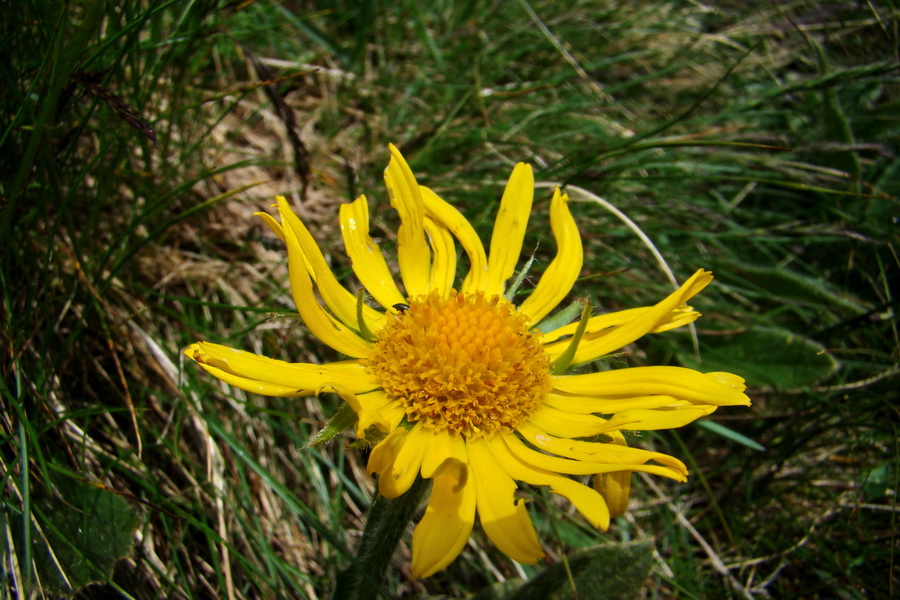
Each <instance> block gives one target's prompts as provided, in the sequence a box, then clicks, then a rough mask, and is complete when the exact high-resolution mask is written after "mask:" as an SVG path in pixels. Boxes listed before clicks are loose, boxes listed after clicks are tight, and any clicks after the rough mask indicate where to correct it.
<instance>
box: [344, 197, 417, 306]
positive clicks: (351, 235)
mask: <svg viewBox="0 0 900 600" xmlns="http://www.w3.org/2000/svg"><path fill="white" fill-rule="evenodd" d="M340 217H341V235H342V236H343V238H344V249H345V250H346V251H347V256H349V257H350V261H351V264H352V265H353V272H354V273H355V274H356V277H357V279H359V281H360V283H362V284H363V287H364V288H366V289H367V290H368V291H369V293H370V294H372V297H373V298H375V301H376V302H378V303H379V304H381V306H383V307H385V308H390V307H392V306H394V305H395V304H402V303H405V302H406V298H405V297H404V296H403V294H401V293H400V290H399V289H397V284H396V283H395V282H394V277H393V276H392V275H391V271H390V269H388V266H387V262H385V260H384V254H382V253H381V249H380V248H379V247H378V244H376V243H375V242H374V241H372V238H371V237H370V236H369V206H368V204H367V203H366V197H365V196H360V197H359V198H357V200H356V201H355V202H351V203H350V204H342V205H341V212H340Z"/></svg>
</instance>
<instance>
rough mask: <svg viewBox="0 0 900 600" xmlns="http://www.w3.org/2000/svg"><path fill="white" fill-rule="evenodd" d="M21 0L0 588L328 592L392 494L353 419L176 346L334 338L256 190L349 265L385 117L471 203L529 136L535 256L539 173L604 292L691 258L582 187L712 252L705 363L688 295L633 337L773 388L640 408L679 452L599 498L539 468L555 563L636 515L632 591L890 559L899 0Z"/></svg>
mask: <svg viewBox="0 0 900 600" xmlns="http://www.w3.org/2000/svg"><path fill="white" fill-rule="evenodd" d="M0 8H2V10H0V24H2V30H0V79H2V83H0V136H2V137H0V148H2V150H0V242H2V243H0V261H2V271H0V321H2V326H0V336H2V337H0V375H2V376H0V404H2V412H0V482H2V490H3V491H2V498H3V502H2V511H0V558H2V567H0V598H26V597H28V598H32V597H42V596H45V595H46V596H51V597H52V596H54V595H55V594H57V593H69V594H73V593H75V591H76V590H78V589H80V588H82V587H83V586H85V584H87V583H88V582H97V583H94V584H91V585H89V586H87V587H84V588H83V589H81V591H80V592H78V593H77V597H79V598H112V597H132V598H141V599H143V598H257V597H267V598H302V597H307V598H325V597H328V596H329V595H330V593H331V591H332V590H333V582H334V576H335V574H336V572H337V571H338V570H339V569H341V568H343V567H345V566H346V565H347V564H349V558H348V557H349V556H350V555H352V552H353V549H354V548H355V544H356V542H357V541H358V539H359V536H360V531H361V529H362V527H363V524H364V522H365V515H366V512H367V509H368V507H369V505H370V504H371V502H372V482H371V481H370V479H369V477H368V476H367V475H366V474H365V471H364V464H365V462H364V461H365V457H364V454H363V453H362V452H360V451H359V450H356V449H348V448H347V445H348V444H349V443H350V442H351V441H352V438H349V437H348V438H343V439H341V440H339V441H337V442H335V443H332V444H330V445H328V446H325V447H317V448H309V447H307V442H308V441H309V440H310V437H311V436H312V435H313V434H314V433H315V432H316V431H317V430H318V428H319V427H321V426H322V424H323V423H324V422H325V421H326V420H327V418H328V417H329V416H330V415H331V414H332V413H333V411H334V410H335V409H336V407H337V402H336V400H335V399H333V398H330V397H327V396H326V397H322V398H319V399H301V400H299V401H298V400H284V399H268V398H261V397H256V396H251V395H247V394H244V393H242V392H240V391H238V390H234V389H231V388H228V387H227V386H224V385H222V384H220V383H219V382H217V381H215V380H213V379H212V378H210V377H208V376H207V375H206V374H205V373H203V372H201V371H200V370H199V369H197V368H195V367H194V365H191V364H188V365H183V364H182V358H181V354H180V352H181V349H183V348H184V347H185V346H186V345H187V344H189V343H190V342H193V341H194V340H196V339H208V340H212V341H217V342H222V343H226V344H230V345H234V346H238V347H241V348H245V349H247V350H251V351H254V352H258V353H264V354H266V355H268V356H273V357H281V358H284V359H287V360H294V361H327V360H332V359H334V358H336V357H335V355H334V353H333V352H332V351H331V350H329V349H328V348H325V347H323V346H322V345H320V344H318V343H316V342H315V341H314V340H313V339H311V338H310V336H308V335H307V333H306V331H305V328H304V327H303V325H302V323H300V322H298V320H297V319H296V318H295V317H294V316H293V313H292V310H291V301H290V299H289V298H290V294H289V293H288V289H287V276H286V261H285V254H284V250H283V248H282V245H281V244H280V242H279V241H278V240H277V239H275V238H274V237H273V236H272V235H271V234H270V233H268V232H266V230H265V229H264V227H263V226H262V224H261V222H260V221H259V219H258V218H255V217H253V216H252V213H253V212H254V211H258V210H268V206H269V204H270V203H271V201H272V199H273V197H274V195H275V194H285V195H287V196H288V197H289V198H290V200H291V202H292V204H293V206H294V207H295V209H296V210H297V211H298V212H299V213H300V214H301V216H302V218H303V219H304V220H305V221H306V222H307V223H308V224H309V225H310V228H311V229H312V231H313V232H314V234H315V236H316V237H317V239H318V240H319V242H320V244H321V245H322V246H323V248H324V250H325V252H326V254H327V255H328V256H329V257H330V258H331V259H332V261H333V264H334V266H335V269H337V270H338V271H339V272H340V273H342V274H343V276H344V277H345V279H346V280H347V281H348V282H350V285H353V283H352V278H351V277H350V274H349V273H350V272H349V268H348V264H347V261H346V259H345V258H344V256H343V251H342V245H341V243H340V241H339V237H340V236H339V232H338V229H337V211H338V205H339V204H340V203H342V202H347V201H350V200H352V199H354V198H356V197H357V196H358V195H359V194H360V193H363V192H365V193H366V194H367V196H368V197H369V199H370V202H372V203H373V206H374V207H375V212H374V214H375V215H376V218H375V222H374V234H376V235H377V236H378V237H380V238H381V240H383V244H384V246H385V247H386V248H387V249H388V251H390V250H391V248H392V245H393V241H394V234H393V231H394V229H393V227H394V225H395V224H396V221H395V220H394V216H393V215H392V214H391V212H390V211H386V210H385V209H387V208H388V202H387V198H386V192H385V191H384V189H383V184H382V181H381V173H382V170H383V169H384V167H385V166H386V162H387V157H388V154H387V151H386V145H387V143H388V142H393V143H395V144H397V145H398V146H399V147H400V148H401V149H402V150H403V152H404V153H405V154H406V156H407V157H408V158H409V159H410V162H411V164H412V167H413V170H414V171H415V172H416V174H417V175H418V177H419V179H420V182H421V183H423V184H425V185H428V186H430V187H432V188H434V189H436V190H437V191H438V192H439V193H441V194H442V195H443V196H444V197H445V198H446V199H447V200H449V201H451V202H453V203H454V204H456V205H457V206H458V207H460V208H461V210H463V211H464V212H465V214H466V215H467V216H468V217H469V218H470V219H472V220H473V222H475V223H476V227H477V228H478V229H479V231H480V232H481V233H482V234H483V235H485V236H486V235H488V234H489V232H490V227H491V222H492V218H493V214H494V212H493V211H494V208H495V206H496V200H497V199H498V198H499V196H500V193H501V192H502V187H503V182H504V181H505V178H506V177H507V176H508V174H509V172H510V170H511V166H512V165H513V164H514V163H515V162H517V161H527V162H530V163H531V164H533V165H534V167H535V171H536V177H537V179H538V181H539V182H540V185H543V186H545V187H544V188H542V189H541V190H539V193H538V194H537V196H536V204H535V211H534V219H533V222H534V225H533V227H531V231H532V233H531V234H529V235H530V237H529V239H528V240H527V247H528V248H529V251H530V250H531V249H536V250H535V252H536V257H537V258H538V261H539V262H538V264H544V265H546V262H547V261H546V259H547V258H548V257H550V256H552V252H553V248H554V246H553V241H552V238H550V237H549V228H548V226H547V219H546V213H547V206H548V202H549V199H550V190H549V189H546V188H548V187H549V186H551V185H554V184H557V183H564V184H566V185H569V186H570V187H569V191H570V194H571V196H572V198H573V211H574V213H575V216H576V219H577V220H578V222H579V226H580V228H581V231H582V233H583V235H584V238H585V250H586V262H585V269H584V275H585V276H584V278H583V280H582V281H580V282H579V283H578V284H576V290H577V291H578V292H580V293H582V294H588V295H589V296H590V298H591V300H592V302H593V303H594V305H595V307H596V310H611V309H618V308H626V307H631V306H638V305H644V304H648V303H652V302H653V301H654V300H655V299H657V298H659V297H661V296H662V295H664V294H665V293H666V292H667V290H668V289H669V288H670V285H671V284H670V283H669V282H668V281H667V279H666V276H665V275H664V273H663V271H662V270H661V268H660V265H659V263H658V261H657V259H656V258H655V257H654V255H653V254H652V252H651V251H650V249H649V247H648V246H647V245H646V244H645V243H644V242H643V241H642V240H641V239H640V238H639V237H638V236H636V235H635V232H634V231H633V230H632V229H631V228H629V227H628V226H626V224H625V223H624V222H623V221H621V220H620V219H619V218H618V217H616V216H615V215H614V214H612V213H611V212H610V211H609V210H607V209H606V208H604V207H603V206H601V205H599V204H597V203H596V201H593V200H592V199H591V198H592V195H594V196H598V197H600V198H602V199H605V200H606V201H608V202H609V203H611V204H612V205H614V206H615V207H617V208H618V209H620V210H621V211H623V212H624V213H625V214H627V215H628V217H630V219H631V220H632V221H633V223H634V224H635V226H636V227H637V228H639V229H640V230H641V231H643V233H644V234H646V236H647V237H648V238H649V239H650V240H652V242H653V243H654V244H655V246H656V248H658V250H659V252H660V253H661V255H662V256H663V257H664V259H665V261H667V263H668V264H669V265H670V266H671V268H672V270H673V271H674V273H675V274H676V276H678V277H679V278H680V279H682V280H683V278H684V277H686V276H687V275H689V274H690V273H692V272H693V271H694V270H695V269H697V268H699V267H705V268H711V269H713V270H714V271H715V273H716V275H717V279H716V282H715V284H714V285H713V286H712V287H711V289H709V290H708V291H706V292H704V293H703V294H702V297H700V298H698V300H697V302H696V305H695V306H697V307H698V308H699V309H700V310H701V311H702V312H703V313H704V316H703V318H702V319H701V320H700V321H699V322H698V328H699V331H698V333H699V350H700V354H699V356H700V357H702V363H701V361H700V360H698V358H697V354H696V353H695V351H694V348H693V343H692V340H691V337H690V334H689V333H688V332H676V333H670V334H666V335H659V336H651V337H650V338H647V339H645V340H642V341H641V342H640V343H639V344H637V345H636V346H635V347H634V348H631V349H630V351H629V352H628V353H627V354H626V355H624V356H620V357H617V358H615V359H614V360H616V361H618V362H619V363H621V364H622V365H628V364H645V363H652V364H684V365H688V366H698V367H699V368H703V369H705V370H718V369H728V370H731V371H734V372H737V373H740V374H743V375H744V376H746V378H747V379H748V382H749V383H750V385H751V386H752V389H751V395H752V398H753V401H754V404H753V406H752V407H751V408H749V409H728V410H722V411H719V412H718V413H716V415H714V416H713V418H712V419H711V420H709V421H707V422H706V424H704V425H701V426H697V425H695V426H690V427H687V428H685V429H683V430H679V431H677V432H668V433H662V434H660V435H655V434H653V435H651V434H645V435H644V436H643V438H642V439H641V440H640V443H641V444H643V445H645V446H646V447H653V448H656V449H659V450H662V451H665V452H669V453H672V454H675V455H677V456H680V457H682V458H683V459H685V461H686V462H687V463H688V465H689V467H690V468H691V470H692V477H691V479H690V481H689V482H688V483H687V484H684V485H676V484H672V483H671V482H667V481H666V482H663V481H651V480H649V479H646V480H645V479H641V478H635V482H634V497H633V499H632V510H631V511H630V512H629V514H628V516H626V517H624V518H620V519H618V520H617V521H616V522H615V523H614V525H613V527H612V528H611V529H610V531H609V532H608V533H602V532H597V531H593V530H592V529H591V528H590V527H588V526H587V525H586V524H585V523H584V522H583V521H582V520H581V519H580V518H579V517H578V516H577V515H575V514H574V513H572V512H571V511H570V510H569V507H568V506H567V505H566V504H565V503H562V502H557V501H556V500H555V499H551V498H550V497H548V496H545V495H542V494H540V493H535V494H534V496H533V499H532V514H533V515H534V516H535V518H536V519H537V521H538V526H539V529H540V531H541V535H542V537H543V539H544V540H545V542H546V547H547V550H548V552H549V555H550V561H551V562H558V561H559V560H560V556H561V555H563V554H566V553H569V552H572V551H575V550H577V549H580V548H586V547H590V546H593V545H596V544H599V543H606V542H623V541H634V540H639V541H640V540H649V541H650V542H651V543H652V545H653V546H652V547H653V554H652V566H653V568H652V571H651V572H650V575H649V576H648V577H647V578H646V581H644V585H643V587H642V591H641V594H642V595H643V597H646V598H765V597H774V598H796V597H803V598H887V597H889V596H890V595H891V594H892V593H893V592H894V591H895V589H896V586H897V585H898V584H900V580H898V568H897V566H896V564H895V563H896V553H897V549H898V538H897V519H896V515H897V511H896V501H897V499H896V490H897V487H898V468H897V465H898V460H897V459H898V454H900V445H898V436H897V428H898V423H900V419H898V404H897V388H898V378H897V375H898V352H900V338H898V331H897V320H896V311H897V305H898V303H897V299H896V297H895V295H894V294H896V293H897V282H898V281H900V278H898V276H897V273H898V268H900V260H898V256H897V241H898V238H897V218H898V195H900V177H898V176H900V158H898V149H900V148H898V141H897V140H898V133H900V120H898V115H900V103H898V100H900V95H898V92H900V85H898V84H900V81H898V64H900V63H898V60H900V54H898V39H900V37H898V35H900V30H898V15H900V13H898V6H897V4H896V2H895V0H868V1H866V2H862V1H860V2H852V1H850V2H832V1H814V0H792V1H783V2H758V1H746V2H733V1H727V0H720V1H715V0H711V1H709V2H698V1H690V2H688V1H682V2H679V1H665V0H638V1H635V2H615V1H605V0H592V1H573V2H561V1H558V0H518V1H494V2H488V1H479V0H469V1H448V0H437V1H435V2H431V3H422V2H416V1H412V0H398V1H397V2H377V1H375V0H362V1H359V2H337V1H334V0H307V1H299V0H296V1H283V2H276V1H269V0H257V1H253V0H246V1H242V2H240V1H237V0H235V1H225V0H196V1H175V0H143V1H140V2H104V1H97V2H80V1H76V0H72V1H69V2H49V1H48V0H24V1H21V2H3V3H2V5H0ZM576 188H580V189H583V190H586V192H587V193H584V192H581V191H578V189H576ZM541 261H543V262H542V263H541ZM542 268H543V267H536V269H537V270H540V269H542ZM120 556H124V558H122V559H121V560H118V561H116V559H117V558H118V557H120ZM408 562H409V558H408V548H407V547H406V546H403V547H402V548H401V549H400V550H399V551H398V552H397V555H396V556H395V559H394V564H395V568H393V569H391V570H390V572H389V575H388V578H387V580H386V581H384V582H382V590H383V592H384V593H385V595H386V597H403V598H410V597H427V596H441V595H445V596H451V597H464V596H466V595H468V594H476V593H479V592H480V593H481V594H482V595H481V596H480V597H496V596H491V594H494V593H495V592H494V591H492V590H495V588H494V587H493V586H496V585H498V584H501V583H503V582H515V581H516V580H518V579H520V578H523V577H530V576H533V575H534V574H535V573H537V572H539V571H540V569H541V568H542V567H541V566H538V567H536V568H530V567H521V566H518V565H516V564H515V563H512V562H511V561H510V560H509V559H507V558H506V557H505V556H503V555H502V554H501V553H499V552H498V551H497V550H496V549H495V548H493V547H492V546H491V544H490V543H487V542H486V541H485V539H484V538H483V536H482V535H481V534H480V533H479V532H477V531H476V533H475V534H474V535H473V537H472V539H471V541H470V543H469V546H468V548H467V549H466V550H465V552H464V553H463V556H462V557H461V558H460V559H459V560H457V561H456V562H455V563H454V564H453V565H452V566H451V567H450V568H449V569H447V570H446V571H444V572H442V573H440V574H438V575H436V576H434V577H432V578H429V579H427V580H424V581H414V580H412V579H411V578H410V577H409V573H408ZM61 573H64V574H65V576H63V575H61ZM507 585H510V584H509V583H507ZM497 593H499V592H497Z"/></svg>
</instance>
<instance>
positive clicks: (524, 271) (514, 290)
mask: <svg viewBox="0 0 900 600" xmlns="http://www.w3.org/2000/svg"><path fill="white" fill-rule="evenodd" d="M533 264H534V255H533V254H532V255H531V258H529V259H528V262H526V263H525V266H523V267H522V268H521V269H520V270H519V272H518V273H516V278H515V279H513V282H512V284H511V285H510V286H509V287H508V288H506V293H504V294H503V297H504V298H506V299H507V300H509V301H510V302H513V299H514V298H515V297H516V294H518V293H519V288H520V287H522V282H523V281H525V277H526V276H527V275H528V271H529V270H531V265H533Z"/></svg>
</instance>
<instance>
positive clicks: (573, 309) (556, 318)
mask: <svg viewBox="0 0 900 600" xmlns="http://www.w3.org/2000/svg"><path fill="white" fill-rule="evenodd" d="M585 302H586V300H585V299H584V298H579V299H578V300H576V301H575V302H573V303H571V304H570V305H568V306H567V307H565V308H564V309H562V310H560V311H557V312H555V313H554V314H552V315H550V316H549V317H547V318H546V319H544V320H543V321H541V322H540V323H538V326H537V327H535V329H537V330H538V331H540V332H541V333H550V332H551V331H553V330H554V329H559V328H560V327H563V326H565V325H568V324H569V323H571V322H572V321H574V320H575V319H576V318H577V317H578V313H580V312H581V311H583V310H584V303H585Z"/></svg>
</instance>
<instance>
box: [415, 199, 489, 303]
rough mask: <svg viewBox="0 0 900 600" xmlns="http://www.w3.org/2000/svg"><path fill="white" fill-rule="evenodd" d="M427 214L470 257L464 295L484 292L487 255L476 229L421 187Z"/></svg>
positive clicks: (450, 207)
mask: <svg viewBox="0 0 900 600" xmlns="http://www.w3.org/2000/svg"><path fill="white" fill-rule="evenodd" d="M419 190H420V191H421V193H422V201H423V202H424V203H425V212H426V214H427V215H428V216H429V217H430V218H431V219H433V220H434V221H435V222H437V223H440V224H442V225H443V226H444V227H446V228H447V229H448V230H449V231H450V232H451V233H452V234H453V235H454V236H455V237H456V239H457V240H459V243H460V245H462V247H463V250H465V251H466V254H467V255H468V257H469V265H470V267H469V272H468V274H467V275H466V278H465V279H464V280H463V283H462V288H461V291H462V292H463V293H468V292H475V291H478V290H483V289H484V286H485V283H484V282H485V280H486V278H487V272H488V271H487V255H486V254H485V252H484V246H483V245H482V243H481V239H479V237H478V234H477V233H475V229H474V228H473V227H472V225H471V224H470V223H469V221H468V220H467V219H466V218H465V217H464V216H463V215H462V213H461V212H459V211H458V210H456V209H455V208H454V207H453V206H451V205H449V204H447V203H446V202H445V201H444V200H442V199H441V197H440V196H438V195H437V194H435V193H434V192H433V191H432V190H430V189H428V188H427V187H425V186H419Z"/></svg>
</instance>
